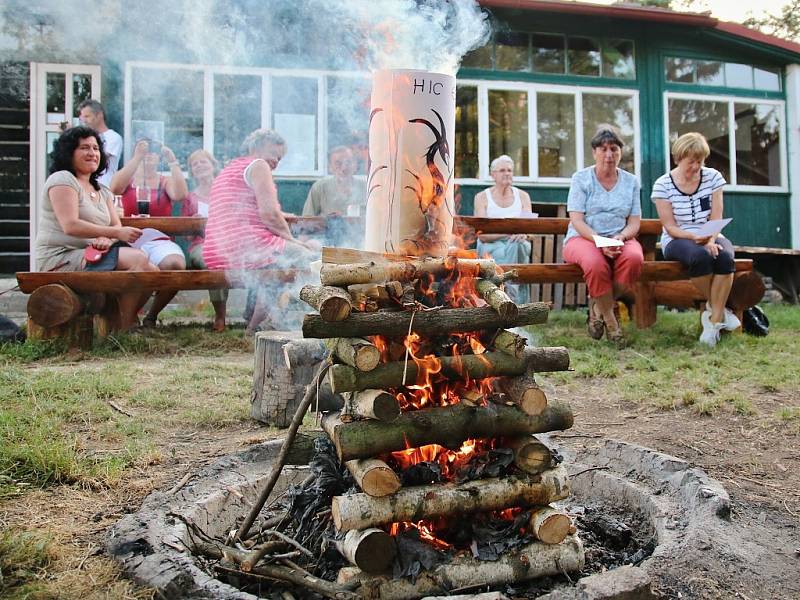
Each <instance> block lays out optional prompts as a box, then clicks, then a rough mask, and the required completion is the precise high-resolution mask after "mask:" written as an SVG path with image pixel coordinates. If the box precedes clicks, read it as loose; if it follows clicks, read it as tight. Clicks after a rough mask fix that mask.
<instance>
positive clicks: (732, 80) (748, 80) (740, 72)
mask: <svg viewBox="0 0 800 600" xmlns="http://www.w3.org/2000/svg"><path fill="white" fill-rule="evenodd" d="M725 85H726V86H728V87H736V88H746V89H748V90H752V89H753V67H751V66H750V65H741V64H739V63H725Z"/></svg>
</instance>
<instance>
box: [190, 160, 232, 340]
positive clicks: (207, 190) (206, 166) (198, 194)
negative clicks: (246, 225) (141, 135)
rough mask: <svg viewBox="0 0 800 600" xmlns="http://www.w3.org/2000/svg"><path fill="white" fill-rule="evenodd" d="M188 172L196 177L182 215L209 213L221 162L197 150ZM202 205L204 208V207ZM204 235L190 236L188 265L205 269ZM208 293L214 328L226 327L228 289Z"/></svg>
mask: <svg viewBox="0 0 800 600" xmlns="http://www.w3.org/2000/svg"><path fill="white" fill-rule="evenodd" d="M188 164H189V176H190V177H191V178H192V180H193V181H194V189H193V190H192V191H191V192H189V193H188V194H187V195H186V199H185V200H184V201H183V204H182V206H181V215H182V216H188V217H191V216H195V215H202V216H208V205H209V202H210V200H211V184H212V183H214V176H215V175H216V173H217V170H218V166H219V164H218V163H217V161H216V159H215V158H214V156H213V155H212V154H211V153H210V152H208V151H207V150H195V151H194V152H192V153H191V154H190V155H189V162H188ZM201 207H202V209H201ZM204 241H205V238H203V236H202V235H197V236H195V237H193V238H191V239H190V240H189V248H188V251H187V254H186V256H187V263H186V267H187V268H189V269H198V270H205V268H206V263H205V261H204V260H203V242H204ZM208 297H209V299H210V300H211V305H212V306H213V307H214V324H213V326H212V327H211V328H212V329H213V330H214V331H225V312H226V303H227V301H228V290H208Z"/></svg>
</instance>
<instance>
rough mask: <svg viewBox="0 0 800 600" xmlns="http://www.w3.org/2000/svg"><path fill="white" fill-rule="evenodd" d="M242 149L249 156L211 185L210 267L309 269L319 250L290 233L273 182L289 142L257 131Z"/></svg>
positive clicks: (256, 320) (261, 309)
mask: <svg viewBox="0 0 800 600" xmlns="http://www.w3.org/2000/svg"><path fill="white" fill-rule="evenodd" d="M243 149H244V151H245V152H246V154H245V156H241V157H239V158H236V159H234V160H232V161H231V162H230V163H228V166H226V167H225V168H224V169H223V170H222V172H221V173H220V174H219V175H217V178H216V179H215V180H214V183H213V185H212V186H211V198H210V204H209V208H208V221H207V222H206V239H205V243H204V244H203V260H205V263H206V266H207V267H208V268H209V269H224V270H231V271H243V270H249V269H262V268H264V267H267V266H270V265H275V266H277V267H278V268H293V267H297V266H300V265H302V266H303V267H307V266H308V264H309V263H310V262H312V261H313V260H315V259H316V258H317V256H316V254H315V250H316V248H314V246H313V244H311V243H305V242H301V241H300V240H297V239H295V237H294V236H293V235H292V232H291V230H290V229H289V224H288V223H287V222H286V219H285V218H284V217H283V212H282V211H281V205H280V202H279V201H278V190H277V189H276V187H275V181H274V180H273V178H272V171H273V170H274V169H275V168H276V167H277V166H278V163H279V162H280V160H281V159H282V158H283V156H284V155H285V154H286V142H285V141H284V139H283V138H282V137H281V136H280V135H279V134H278V133H276V132H275V131H272V130H270V129H257V130H255V131H253V132H252V133H251V134H250V135H248V136H247V138H246V139H245V141H244V144H243ZM265 295H266V294H264V293H261V294H259V299H258V301H257V302H256V308H255V311H254V313H253V317H252V318H251V319H250V323H249V324H248V330H249V331H253V330H255V328H256V327H257V326H258V325H259V324H260V323H261V321H262V320H264V318H265V317H266V316H267V311H266V309H265V301H264V300H265V299H264V298H263V296H265ZM273 302H274V298H273Z"/></svg>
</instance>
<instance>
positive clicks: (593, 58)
mask: <svg viewBox="0 0 800 600" xmlns="http://www.w3.org/2000/svg"><path fill="white" fill-rule="evenodd" d="M567 47H568V51H567V58H568V64H569V72H570V73H571V74H572V75H592V76H593V77H599V76H600V45H599V44H598V43H597V42H596V41H595V40H593V39H591V38H582V37H570V38H567Z"/></svg>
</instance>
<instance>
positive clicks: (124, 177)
mask: <svg viewBox="0 0 800 600" xmlns="http://www.w3.org/2000/svg"><path fill="white" fill-rule="evenodd" d="M151 144H152V142H150V141H148V140H139V141H138V142H137V143H136V146H135V147H134V150H133V158H132V159H131V160H129V161H128V162H127V164H126V165H125V166H124V167H123V168H122V169H120V170H119V171H117V172H116V173H115V174H114V177H113V178H112V179H111V191H112V192H113V193H114V194H122V207H123V209H124V211H125V216H128V217H130V216H136V215H138V214H139V210H138V207H137V204H138V203H139V202H141V201H143V200H144V201H145V202H147V203H148V204H149V209H148V213H147V214H148V215H149V216H153V217H171V216H172V210H173V207H172V202H173V200H175V201H179V200H183V199H184V198H185V197H186V194H187V193H188V189H187V187H186V180H185V179H184V177H183V171H181V165H180V163H179V162H178V160H177V159H176V158H175V154H174V153H173V152H172V150H170V149H169V148H167V146H161V149H160V150H161V153H160V155H159V153H157V152H151V151H150V149H151ZM161 156H163V157H164V158H165V159H166V161H167V164H168V165H169V169H170V174H169V175H168V176H164V175H161V174H160V173H159V172H158V166H159V164H160V162H161ZM165 238H166V239H165ZM142 250H143V251H144V252H145V254H147V257H148V258H149V259H150V262H151V263H153V264H154V265H156V266H158V268H159V269H161V270H162V271H173V270H183V269H185V268H186V259H185V258H184V255H183V250H181V247H180V246H178V244H176V243H175V242H173V241H172V240H170V239H169V238H168V236H162V237H158V238H155V239H152V240H151V241H148V242H147V243H145V244H143V245H142ZM176 293H177V291H171V290H161V291H159V292H157V293H156V295H155V298H153V303H152V305H151V306H150V310H149V311H148V313H147V316H146V317H145V318H144V325H145V326H146V327H154V326H155V324H156V318H157V317H158V313H160V312H161V310H162V309H163V308H164V307H165V306H166V305H167V304H169V302H170V300H172V299H173V298H174V297H175V294H176Z"/></svg>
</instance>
